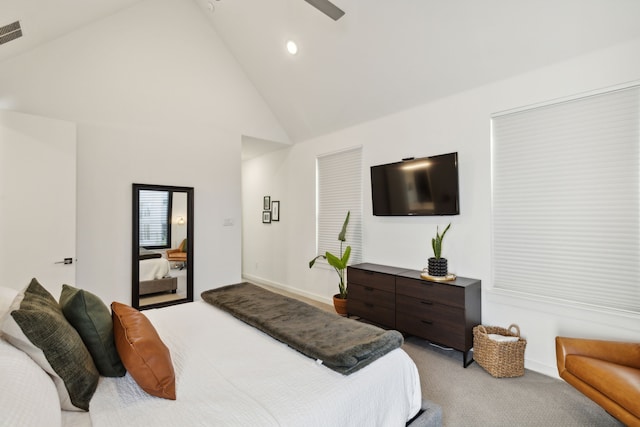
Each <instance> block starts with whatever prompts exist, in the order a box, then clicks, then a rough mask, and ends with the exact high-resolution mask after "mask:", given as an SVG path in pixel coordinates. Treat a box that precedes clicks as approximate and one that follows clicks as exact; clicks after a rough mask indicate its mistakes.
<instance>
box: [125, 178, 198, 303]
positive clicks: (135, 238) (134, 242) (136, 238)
mask: <svg viewBox="0 0 640 427" xmlns="http://www.w3.org/2000/svg"><path fill="white" fill-rule="evenodd" d="M140 190H158V191H171V192H180V193H186V194H187V254H188V256H187V297H186V298H180V299H176V300H172V301H165V302H160V303H155V304H146V305H143V306H140V265H139V262H140V260H139V257H140V244H139V242H140V216H139V215H140V213H139V208H140ZM193 194H194V190H193V187H176V186H171V185H152V184H133V191H132V197H133V199H132V219H133V221H132V225H133V226H132V234H131V306H132V307H134V308H136V309H138V310H147V309H151V308H159V307H168V306H170V305H176V304H183V303H185V302H193V258H194V257H193V234H194V233H193V225H194V223H193V218H194V214H193V206H194V203H193Z"/></svg>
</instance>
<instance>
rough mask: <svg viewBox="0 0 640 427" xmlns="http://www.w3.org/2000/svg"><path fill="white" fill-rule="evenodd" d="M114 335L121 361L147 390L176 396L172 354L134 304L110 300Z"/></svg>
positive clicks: (160, 394)
mask: <svg viewBox="0 0 640 427" xmlns="http://www.w3.org/2000/svg"><path fill="white" fill-rule="evenodd" d="M111 311H112V312H113V336H114V339H115V342H116V348H117V349H118V354H119V355H120V359H122V363H123V364H124V366H125V368H127V371H129V374H131V376H132V377H133V379H134V380H135V381H136V382H137V383H138V385H139V386H140V388H142V389H143V390H144V391H146V392H147V393H149V394H151V395H153V396H157V397H163V398H165V399H171V400H175V399H176V376H175V373H174V371H173V363H172V362H171V354H170V353H169V349H168V348H167V346H166V345H164V343H163V342H162V340H161V339H160V337H159V336H158V333H157V332H156V330H155V328H154V327H153V325H152V324H151V322H150V321H149V319H147V317H146V316H145V315H144V314H142V313H141V312H139V311H138V310H136V309H135V308H133V307H129V306H128V305H126V304H122V303H119V302H113V303H111Z"/></svg>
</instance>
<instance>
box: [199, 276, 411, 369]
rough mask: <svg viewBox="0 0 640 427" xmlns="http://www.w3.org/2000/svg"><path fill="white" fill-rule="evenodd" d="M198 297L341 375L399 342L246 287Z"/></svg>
mask: <svg viewBox="0 0 640 427" xmlns="http://www.w3.org/2000/svg"><path fill="white" fill-rule="evenodd" d="M201 296H202V299H203V300H204V301H206V302H208V303H210V304H212V305H214V306H216V307H218V308H220V309H222V310H224V311H227V312H229V313H231V314H232V315H233V316H235V317H237V318H238V319H240V320H242V321H243V322H245V323H248V324H249V325H251V326H253V327H255V328H257V329H260V330H261V331H263V332H265V333H267V334H269V335H271V336H272V337H273V338H275V339H277V340H278V341H281V342H283V343H285V344H287V345H288V346H289V347H291V348H293V349H295V350H297V351H299V352H301V353H302V354H304V355H306V356H308V357H311V358H313V359H316V360H318V361H319V362H322V363H323V364H324V365H325V366H327V367H328V368H330V369H333V370H334V371H336V372H339V373H341V374H344V375H349V374H351V373H353V372H356V371H358V370H360V369H362V368H363V367H365V366H367V365H369V364H370V363H371V362H373V361H374V360H376V359H378V358H380V357H382V356H384V355H385V354H387V353H388V352H390V351H391V350H394V349H396V348H399V347H400V346H402V343H403V337H402V334H400V332H398V331H385V330H384V329H381V328H378V327H376V326H373V325H369V324H365V323H361V322H358V321H356V320H353V319H347V318H344V317H341V316H339V315H337V314H334V313H329V312H326V311H324V310H321V309H319V308H317V307H313V306H311V305H309V304H306V303H304V302H302V301H299V300H296V299H293V298H289V297H286V296H284V295H280V294H276V293H274V292H271V291H268V290H266V289H264V288H261V287H259V286H256V285H253V284H251V283H247V282H243V283H238V284H235V285H229V286H224V287H222V288H216V289H211V290H208V291H205V292H203V293H202V294H201Z"/></svg>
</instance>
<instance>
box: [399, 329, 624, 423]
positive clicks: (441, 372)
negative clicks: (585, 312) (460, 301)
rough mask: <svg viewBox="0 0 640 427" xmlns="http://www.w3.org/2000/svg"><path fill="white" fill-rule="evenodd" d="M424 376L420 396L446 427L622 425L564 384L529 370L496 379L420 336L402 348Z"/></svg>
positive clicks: (477, 366)
mask: <svg viewBox="0 0 640 427" xmlns="http://www.w3.org/2000/svg"><path fill="white" fill-rule="evenodd" d="M402 348H403V349H404V351H406V352H407V353H408V354H409V356H411V358H412V359H413V360H414V362H415V363H416V365H417V366H418V371H419V372H420V382H421V385H422V395H423V397H424V398H426V399H429V400H431V401H433V402H436V403H438V404H439V405H440V406H441V407H442V415H443V425H444V426H452V427H453V426H492V427H493V426H510V427H511V426H545V427H547V426H558V427H560V426H561V427H569V426H576V427H578V426H580V427H587V426H593V427H596V426H597V427H605V426H622V424H621V423H619V422H618V421H617V420H616V419H615V418H613V417H611V416H610V415H609V414H607V413H606V412H605V411H604V410H603V409H602V408H600V407H599V406H598V405H596V404H595V403H593V402H592V401H591V400H589V399H588V398H587V397H585V396H584V395H582V394H581V393H580V392H578V391H577V390H575V389H574V388H573V387H571V386H570V385H568V384H567V383H565V382H564V381H562V380H559V379H555V378H551V377H548V376H546V375H542V374H539V373H537V372H533V371H529V370H525V374H524V376H522V377H517V378H494V377H492V376H491V375H489V374H488V373H487V372H485V371H484V369H482V367H481V366H480V365H478V364H477V363H475V362H474V363H472V364H471V365H469V366H468V367H467V368H466V369H465V368H463V367H462V353H460V352H458V351H452V350H448V351H447V350H441V349H439V348H437V347H434V346H432V345H430V344H429V343H428V342H426V341H424V340H421V339H418V338H413V337H410V338H407V339H406V340H405V344H404V346H403V347H402Z"/></svg>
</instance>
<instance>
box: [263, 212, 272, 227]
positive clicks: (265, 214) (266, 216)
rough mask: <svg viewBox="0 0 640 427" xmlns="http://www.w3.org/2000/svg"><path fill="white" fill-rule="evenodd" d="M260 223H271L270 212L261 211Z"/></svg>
mask: <svg viewBox="0 0 640 427" xmlns="http://www.w3.org/2000/svg"><path fill="white" fill-rule="evenodd" d="M262 223H263V224H270V223H271V211H263V212H262Z"/></svg>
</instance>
